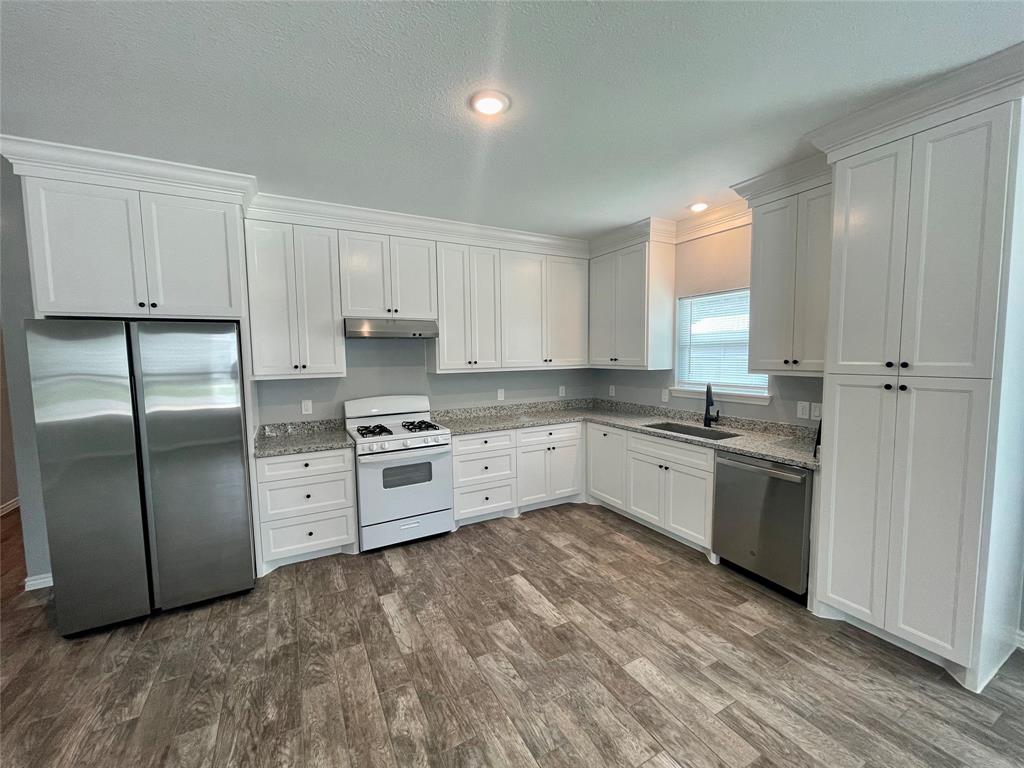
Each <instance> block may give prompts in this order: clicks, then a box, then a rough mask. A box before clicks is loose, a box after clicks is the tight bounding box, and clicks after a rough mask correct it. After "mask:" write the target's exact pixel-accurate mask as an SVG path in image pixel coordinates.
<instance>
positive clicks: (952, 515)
mask: <svg viewBox="0 0 1024 768" xmlns="http://www.w3.org/2000/svg"><path fill="white" fill-rule="evenodd" d="M900 387H901V388H902V387H906V390H902V389H901V391H900V392H899V399H898V405H897V420H896V458H895V472H894V480H893V493H892V523H891V528H892V533H891V537H890V550H889V574H888V598H887V610H886V622H885V629H886V630H887V631H889V632H892V633H893V634H894V635H897V636H899V637H902V638H904V639H905V640H909V641H910V642H912V643H914V645H917V646H919V647H921V648H926V649H927V650H929V651H934V652H935V653H937V654H939V655H940V656H942V657H944V658H947V659H950V660H951V661H955V662H956V663H958V664H964V665H966V664H967V663H968V661H969V657H970V652H971V637H972V630H973V627H974V608H975V600H976V592H977V584H978V554H979V549H980V539H981V516H982V504H983V500H984V495H985V494H984V484H985V456H986V445H987V440H988V418H989V400H990V393H991V387H992V382H991V381H986V380H979V379H955V378H950V379H942V378H926V377H914V376H901V377H900Z"/></svg>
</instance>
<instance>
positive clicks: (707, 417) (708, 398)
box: [704, 384, 722, 427]
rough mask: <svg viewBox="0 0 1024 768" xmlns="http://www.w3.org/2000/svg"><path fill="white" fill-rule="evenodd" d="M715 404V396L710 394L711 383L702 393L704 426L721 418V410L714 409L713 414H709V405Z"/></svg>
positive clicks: (708, 425)
mask: <svg viewBox="0 0 1024 768" xmlns="http://www.w3.org/2000/svg"><path fill="white" fill-rule="evenodd" d="M714 404H715V398H714V397H713V396H712V394H711V385H710V384H708V388H707V391H706V392H705V393H704V426H705V427H710V426H711V425H712V424H713V423H714V422H716V421H718V420H719V419H720V418H722V412H721V411H718V410H716V411H715V415H714V416H712V415H711V406H713V405H714Z"/></svg>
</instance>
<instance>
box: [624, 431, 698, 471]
mask: <svg viewBox="0 0 1024 768" xmlns="http://www.w3.org/2000/svg"><path fill="white" fill-rule="evenodd" d="M629 450H631V451H635V452H636V453H643V454H646V455H648V456H654V457H655V458H657V459H665V460H666V461H677V462H679V463H680V464H684V465H685V466H687V467H693V468H694V469H703V470H704V471H706V472H714V471H715V451H714V449H713V448H704V447H702V446H699V445H690V444H689V443H680V442H677V441H675V440H660V439H658V438H657V437H644V436H643V435H637V434H631V435H630V436H629Z"/></svg>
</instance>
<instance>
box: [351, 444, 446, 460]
mask: <svg viewBox="0 0 1024 768" xmlns="http://www.w3.org/2000/svg"><path fill="white" fill-rule="evenodd" d="M451 451H452V447H451V445H450V444H448V445H439V446H437V447H436V448H409V449H408V450H404V451H391V452H390V453H378V454H374V455H363V456H360V457H359V463H360V464H391V463H394V462H400V463H401V462H404V461H405V460H406V459H419V458H422V457H424V456H440V455H442V454H445V453H451Z"/></svg>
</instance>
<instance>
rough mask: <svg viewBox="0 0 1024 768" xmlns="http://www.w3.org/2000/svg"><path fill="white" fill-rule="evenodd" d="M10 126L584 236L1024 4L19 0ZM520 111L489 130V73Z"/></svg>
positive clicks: (756, 166)
mask: <svg viewBox="0 0 1024 768" xmlns="http://www.w3.org/2000/svg"><path fill="white" fill-rule="evenodd" d="M0 26H2V38H0V46H2V47H0V54H2V58H0V66H2V69H0V78H2V80H0V87H2V91H0V97H2V99H0V109H2V115H0V130H2V131H3V132H5V133H10V134H14V135H20V136H27V137H31V138H38V139H47V140H52V141H60V142H65V143H69V144H78V145H83V146H88V147H97V148H101V149H109V150H115V151H120V152H127V153H131V154H138V155H145V156H149V157H156V158H162V159H167V160H175V161H180V162H185V163H193V164H197V165H204V166H210V167H214V168H222V169H225V170H233V171H240V172H246V173H253V174H255V175H256V176H257V177H258V178H259V183H260V189H261V190H262V191H265V192H273V193H277V194H284V195H294V196H298V197H307V198H313V199H317V200H326V201H331V202H338V203H348V204H353V205H361V206H367V207H372V208H384V209H388V210H395V211H403V212H408V213H418V214H423V215H428V216H440V217H445V218H450V219H458V220H462V221H470V222H477V223H482V224H490V225H495V226H504V227H513V228H517V229H525V230H530V231H535V232H543V233H549V234H561V235H571V236H577V237H588V236H590V235H592V234H593V233H595V232H597V231H600V230H604V229H607V228H609V227H613V226H618V225H621V224H625V223H629V222H632V221H635V220H637V219H640V218H643V217H645V216H648V215H655V216H663V217H667V218H680V216H681V215H682V214H683V213H684V212H685V210H686V207H687V206H688V205H689V203H691V202H693V201H694V200H698V199H706V200H709V201H710V202H712V203H718V202H727V201H730V200H732V199H734V196H733V194H732V193H731V192H730V191H729V190H728V185H729V184H731V183H735V182H737V181H740V180H742V179H745V178H748V177H749V176H752V175H755V174H757V173H760V172H762V171H765V170H768V169H769V168H771V167H773V166H776V165H778V164H781V163H784V162H788V161H790V160H793V159H797V158H800V157H803V156H806V155H807V154H809V153H810V152H811V151H812V150H811V148H810V147H809V146H807V145H806V144H803V143H801V140H800V137H801V136H802V134H803V133H805V132H806V131H808V130H810V129H813V128H816V127H818V126H819V125H821V124H823V123H825V122H828V121H830V120H833V119H835V118H837V117H840V116H841V115H843V114H845V113H846V112H848V111H850V110H851V109H854V108H857V107H860V106H864V105H865V104H867V103H869V102H870V101H873V100H875V99H876V98H878V97H879V96H884V95H888V94H889V93H891V92H892V91H893V90H894V89H899V88H902V87H906V86H908V85H912V84H914V83H916V82H918V81H920V80H921V79H923V78H926V77H929V76H932V75H935V74H938V73H940V72H943V71H945V70H948V69H950V68H953V67H956V66H959V65H962V64H965V63H967V62H969V61H973V60H975V59H978V58H981V57H982V56H985V55H988V54H990V53H993V52H995V51H997V50H1000V49H1002V48H1005V47H1007V46H1009V45H1011V44H1013V43H1015V42H1019V41H1020V40H1021V39H1022V38H1024V3H1020V2H1009V3H995V2H993V3H948V4H947V3H919V2H909V3H881V4H879V3H862V2H850V3H835V2H829V3H820V4H818V3H813V4H808V3H752V4H747V3H726V2H722V3H699V2H691V3H650V4H646V3H645V4H640V3H621V4H619V3H614V4H613V3H606V4H589V3H582V2H561V3H555V2H552V3H515V4H509V5H505V4H492V3H470V2H466V3H455V4H439V3H401V4H399V3H366V4H359V3H340V2H339V3H313V2H303V3H282V2H251V3H232V2H211V3H203V2H172V3H162V2H150V3H142V2H140V3H113V2H98V3H97V2H72V3H50V2H36V1H32V2H12V1H9V0H5V1H4V2H3V3H2V5H0ZM485 86H492V87H498V88H501V89H502V90H504V91H506V92H508V93H509V94H510V95H511V98H512V110H511V111H510V112H509V114H508V115H507V116H506V117H505V118H504V119H502V120H500V121H497V122H494V123H483V122H481V121H480V120H478V119H476V118H475V117H474V116H473V115H471V114H470V113H469V112H468V110H467V109H466V107H465V99H466V97H467V96H468V95H469V93H470V92H472V91H474V90H475V89H477V88H480V87H485Z"/></svg>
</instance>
